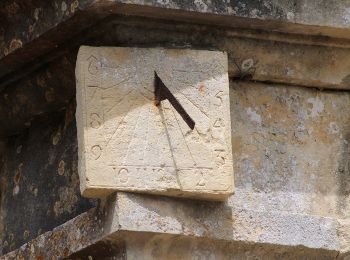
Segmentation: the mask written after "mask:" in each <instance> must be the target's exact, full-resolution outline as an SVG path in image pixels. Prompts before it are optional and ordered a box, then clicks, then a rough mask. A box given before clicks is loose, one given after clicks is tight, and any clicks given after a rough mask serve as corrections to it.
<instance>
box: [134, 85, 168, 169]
mask: <svg viewBox="0 0 350 260" xmlns="http://www.w3.org/2000/svg"><path fill="white" fill-rule="evenodd" d="M139 93H140V94H141V92H140V91H139ZM152 93H153V92H152ZM141 96H143V97H144V98H145V99H146V101H147V100H148V99H147V98H146V97H145V96H144V95H142V94H141ZM150 109H151V107H149V110H148V112H149V114H150V115H151V113H150V112H151V111H150ZM147 122H149V121H147ZM147 126H148V128H147V130H149V126H150V124H148V125H147ZM147 133H148V132H147ZM147 140H148V139H147ZM159 140H160V138H157V141H156V144H155V146H156V147H157V146H158V144H159ZM147 143H148V141H147ZM158 156H160V153H159V149H158ZM144 157H145V156H143V158H144ZM143 166H144V165H143ZM166 167H169V166H166Z"/></svg>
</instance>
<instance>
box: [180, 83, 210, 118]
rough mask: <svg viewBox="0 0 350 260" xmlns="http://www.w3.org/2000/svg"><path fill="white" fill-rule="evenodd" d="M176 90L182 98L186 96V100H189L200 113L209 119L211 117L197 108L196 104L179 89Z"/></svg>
mask: <svg viewBox="0 0 350 260" xmlns="http://www.w3.org/2000/svg"><path fill="white" fill-rule="evenodd" d="M175 88H176V90H177V91H178V92H179V93H180V94H181V95H182V96H184V98H186V100H188V101H189V102H190V103H191V104H192V105H193V106H194V107H196V108H197V109H198V110H199V111H201V112H202V113H203V114H204V115H205V116H206V117H207V118H208V119H209V116H208V114H207V113H206V112H204V111H203V110H202V109H201V108H200V107H199V106H197V105H196V104H195V103H193V102H192V101H191V100H190V99H189V98H188V97H187V96H186V95H185V94H184V93H182V92H181V90H180V89H179V88H178V87H176V86H175Z"/></svg>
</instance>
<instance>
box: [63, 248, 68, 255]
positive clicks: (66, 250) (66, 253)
mask: <svg viewBox="0 0 350 260" xmlns="http://www.w3.org/2000/svg"><path fill="white" fill-rule="evenodd" d="M68 255H69V249H68V248H67V247H66V248H65V249H64V250H63V256H64V257H67V256H68Z"/></svg>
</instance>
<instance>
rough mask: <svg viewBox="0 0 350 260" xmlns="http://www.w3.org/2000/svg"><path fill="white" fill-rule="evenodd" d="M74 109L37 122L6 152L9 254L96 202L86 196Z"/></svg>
mask: <svg viewBox="0 0 350 260" xmlns="http://www.w3.org/2000/svg"><path fill="white" fill-rule="evenodd" d="M74 112H75V107H74V104H71V105H70V106H68V107H67V109H66V110H63V111H57V112H55V113H52V114H48V115H45V116H42V117H40V118H38V119H37V120H34V121H33V122H32V124H31V126H30V127H29V128H28V129H26V130H25V131H23V132H22V133H21V134H18V135H16V136H12V137H9V138H8V139H7V140H6V141H5V144H4V147H3V151H5V152H4V153H3V154H2V155H1V161H2V164H1V166H2V167H1V227H2V228H1V229H2V232H1V248H0V249H1V251H2V253H6V252H8V251H11V250H14V249H16V248H18V247H19V246H21V245H22V244H23V243H25V242H27V241H29V240H31V239H33V238H35V237H37V236H38V235H40V234H42V233H44V232H46V231H48V230H51V229H53V228H54V227H56V226H58V225H60V224H63V223H64V222H66V221H68V220H69V219H71V218H72V217H74V216H76V215H77V214H80V213H82V212H84V211H86V210H87V209H89V208H91V207H93V206H96V203H95V201H94V200H87V199H84V198H81V196H80V192H79V176H78V172H77V164H78V154H77V139H76V127H75V118H74Z"/></svg>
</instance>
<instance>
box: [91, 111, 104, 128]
mask: <svg viewBox="0 0 350 260" xmlns="http://www.w3.org/2000/svg"><path fill="white" fill-rule="evenodd" d="M90 119H91V121H90V126H91V127H92V128H94V129H98V128H100V126H101V124H102V119H101V117H100V115H99V114H97V113H92V114H91V115H90Z"/></svg>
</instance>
